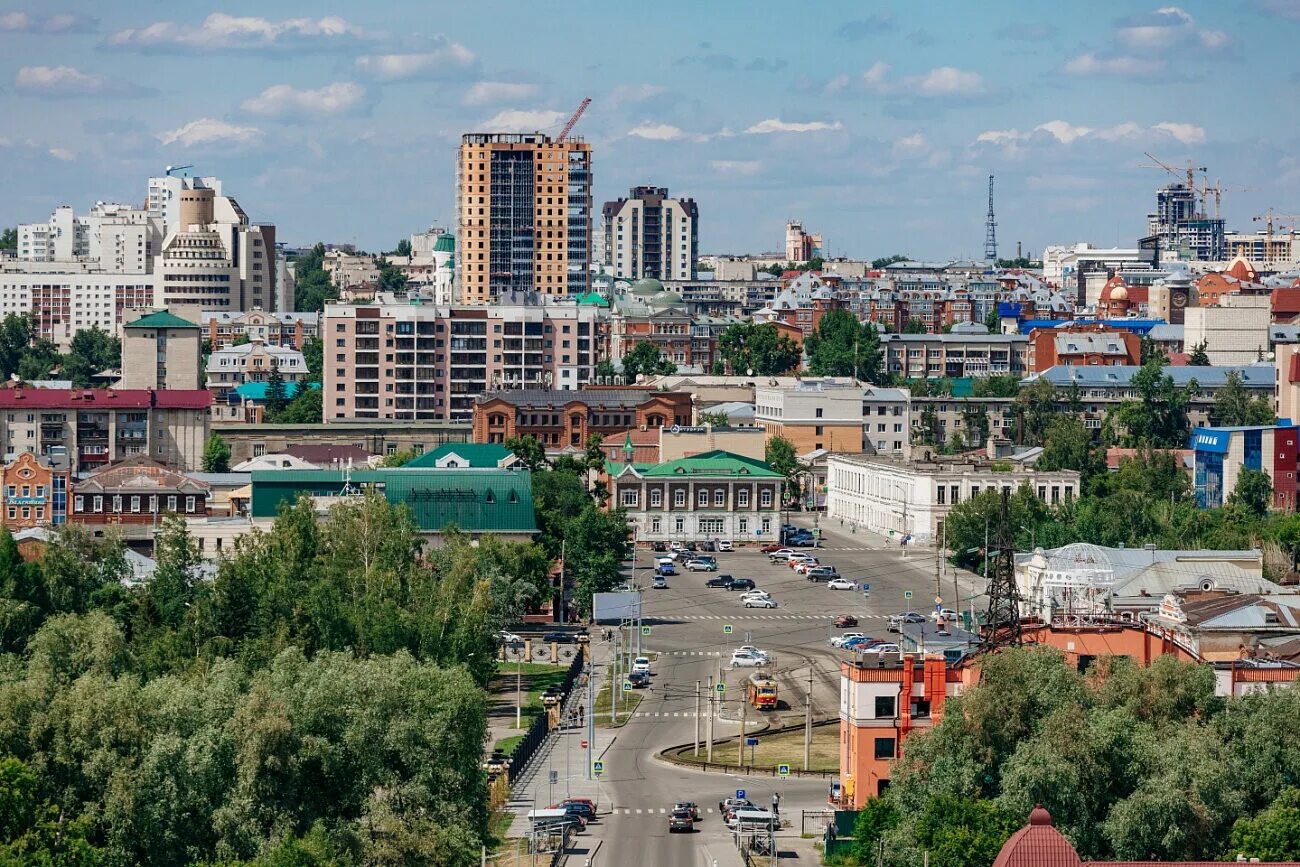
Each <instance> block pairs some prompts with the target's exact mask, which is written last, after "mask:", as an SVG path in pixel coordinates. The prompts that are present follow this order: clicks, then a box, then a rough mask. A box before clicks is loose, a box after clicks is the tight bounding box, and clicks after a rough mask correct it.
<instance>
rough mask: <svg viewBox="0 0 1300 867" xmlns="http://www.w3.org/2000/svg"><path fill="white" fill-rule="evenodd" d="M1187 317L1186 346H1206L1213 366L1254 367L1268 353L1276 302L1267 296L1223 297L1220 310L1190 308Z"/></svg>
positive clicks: (1184, 334) (1236, 294) (1228, 295)
mask: <svg viewBox="0 0 1300 867" xmlns="http://www.w3.org/2000/svg"><path fill="white" fill-rule="evenodd" d="M1184 315H1185V317H1186V318H1185V320H1184V324H1183V343H1184V345H1185V346H1187V347H1194V346H1199V345H1200V344H1202V343H1204V344H1205V354H1206V355H1207V356H1208V357H1209V359H1210V364H1213V365H1230V364H1252V363H1254V362H1257V361H1262V360H1263V358H1264V356H1265V355H1266V354H1267V353H1268V350H1269V326H1270V325H1271V324H1272V320H1273V299H1272V297H1271V296H1270V295H1269V294H1267V293H1265V294H1263V295H1243V294H1240V293H1232V294H1227V295H1222V296H1220V297H1219V303H1218V305H1217V306H1214V307H1189V308H1187V310H1186V311H1185V314H1184Z"/></svg>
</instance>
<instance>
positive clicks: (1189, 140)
mask: <svg viewBox="0 0 1300 867" xmlns="http://www.w3.org/2000/svg"><path fill="white" fill-rule="evenodd" d="M1151 128H1152V129H1154V130H1159V131H1160V132H1163V133H1166V134H1168V135H1171V136H1173V137H1174V138H1176V139H1178V141H1180V142H1182V143H1183V144H1185V145H1192V144H1202V143H1203V142H1204V141H1205V130H1204V129H1202V128H1201V127H1199V126H1195V125H1194V124H1190V123H1173V122H1171V121H1164V122H1163V123H1158V124H1156V125H1155V126H1153V127H1151Z"/></svg>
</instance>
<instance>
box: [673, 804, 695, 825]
mask: <svg viewBox="0 0 1300 867" xmlns="http://www.w3.org/2000/svg"><path fill="white" fill-rule="evenodd" d="M677 810H685V811H686V812H688V813H690V814H691V818H692V819H694V820H695V821H697V822H698V821H700V805H699V804H697V803H695V802H694V801H678V802H677V803H676V804H673V811H674V812H676V811H677Z"/></svg>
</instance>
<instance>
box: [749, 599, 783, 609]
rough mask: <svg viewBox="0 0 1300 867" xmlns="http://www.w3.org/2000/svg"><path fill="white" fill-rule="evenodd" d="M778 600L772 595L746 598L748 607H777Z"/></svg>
mask: <svg viewBox="0 0 1300 867" xmlns="http://www.w3.org/2000/svg"><path fill="white" fill-rule="evenodd" d="M777 604H778V603H777V601H776V600H775V599H773V598H772V597H771V596H764V597H760V596H748V597H746V598H745V607H746V608H776V607H777Z"/></svg>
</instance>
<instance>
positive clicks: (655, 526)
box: [650, 518, 661, 534]
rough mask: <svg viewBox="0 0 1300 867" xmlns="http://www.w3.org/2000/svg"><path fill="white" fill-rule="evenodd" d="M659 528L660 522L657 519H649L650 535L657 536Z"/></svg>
mask: <svg viewBox="0 0 1300 867" xmlns="http://www.w3.org/2000/svg"><path fill="white" fill-rule="evenodd" d="M660 526H661V524H660V521H659V519H658V518H651V519H650V532H651V533H655V534H658V533H659V532H660Z"/></svg>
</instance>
